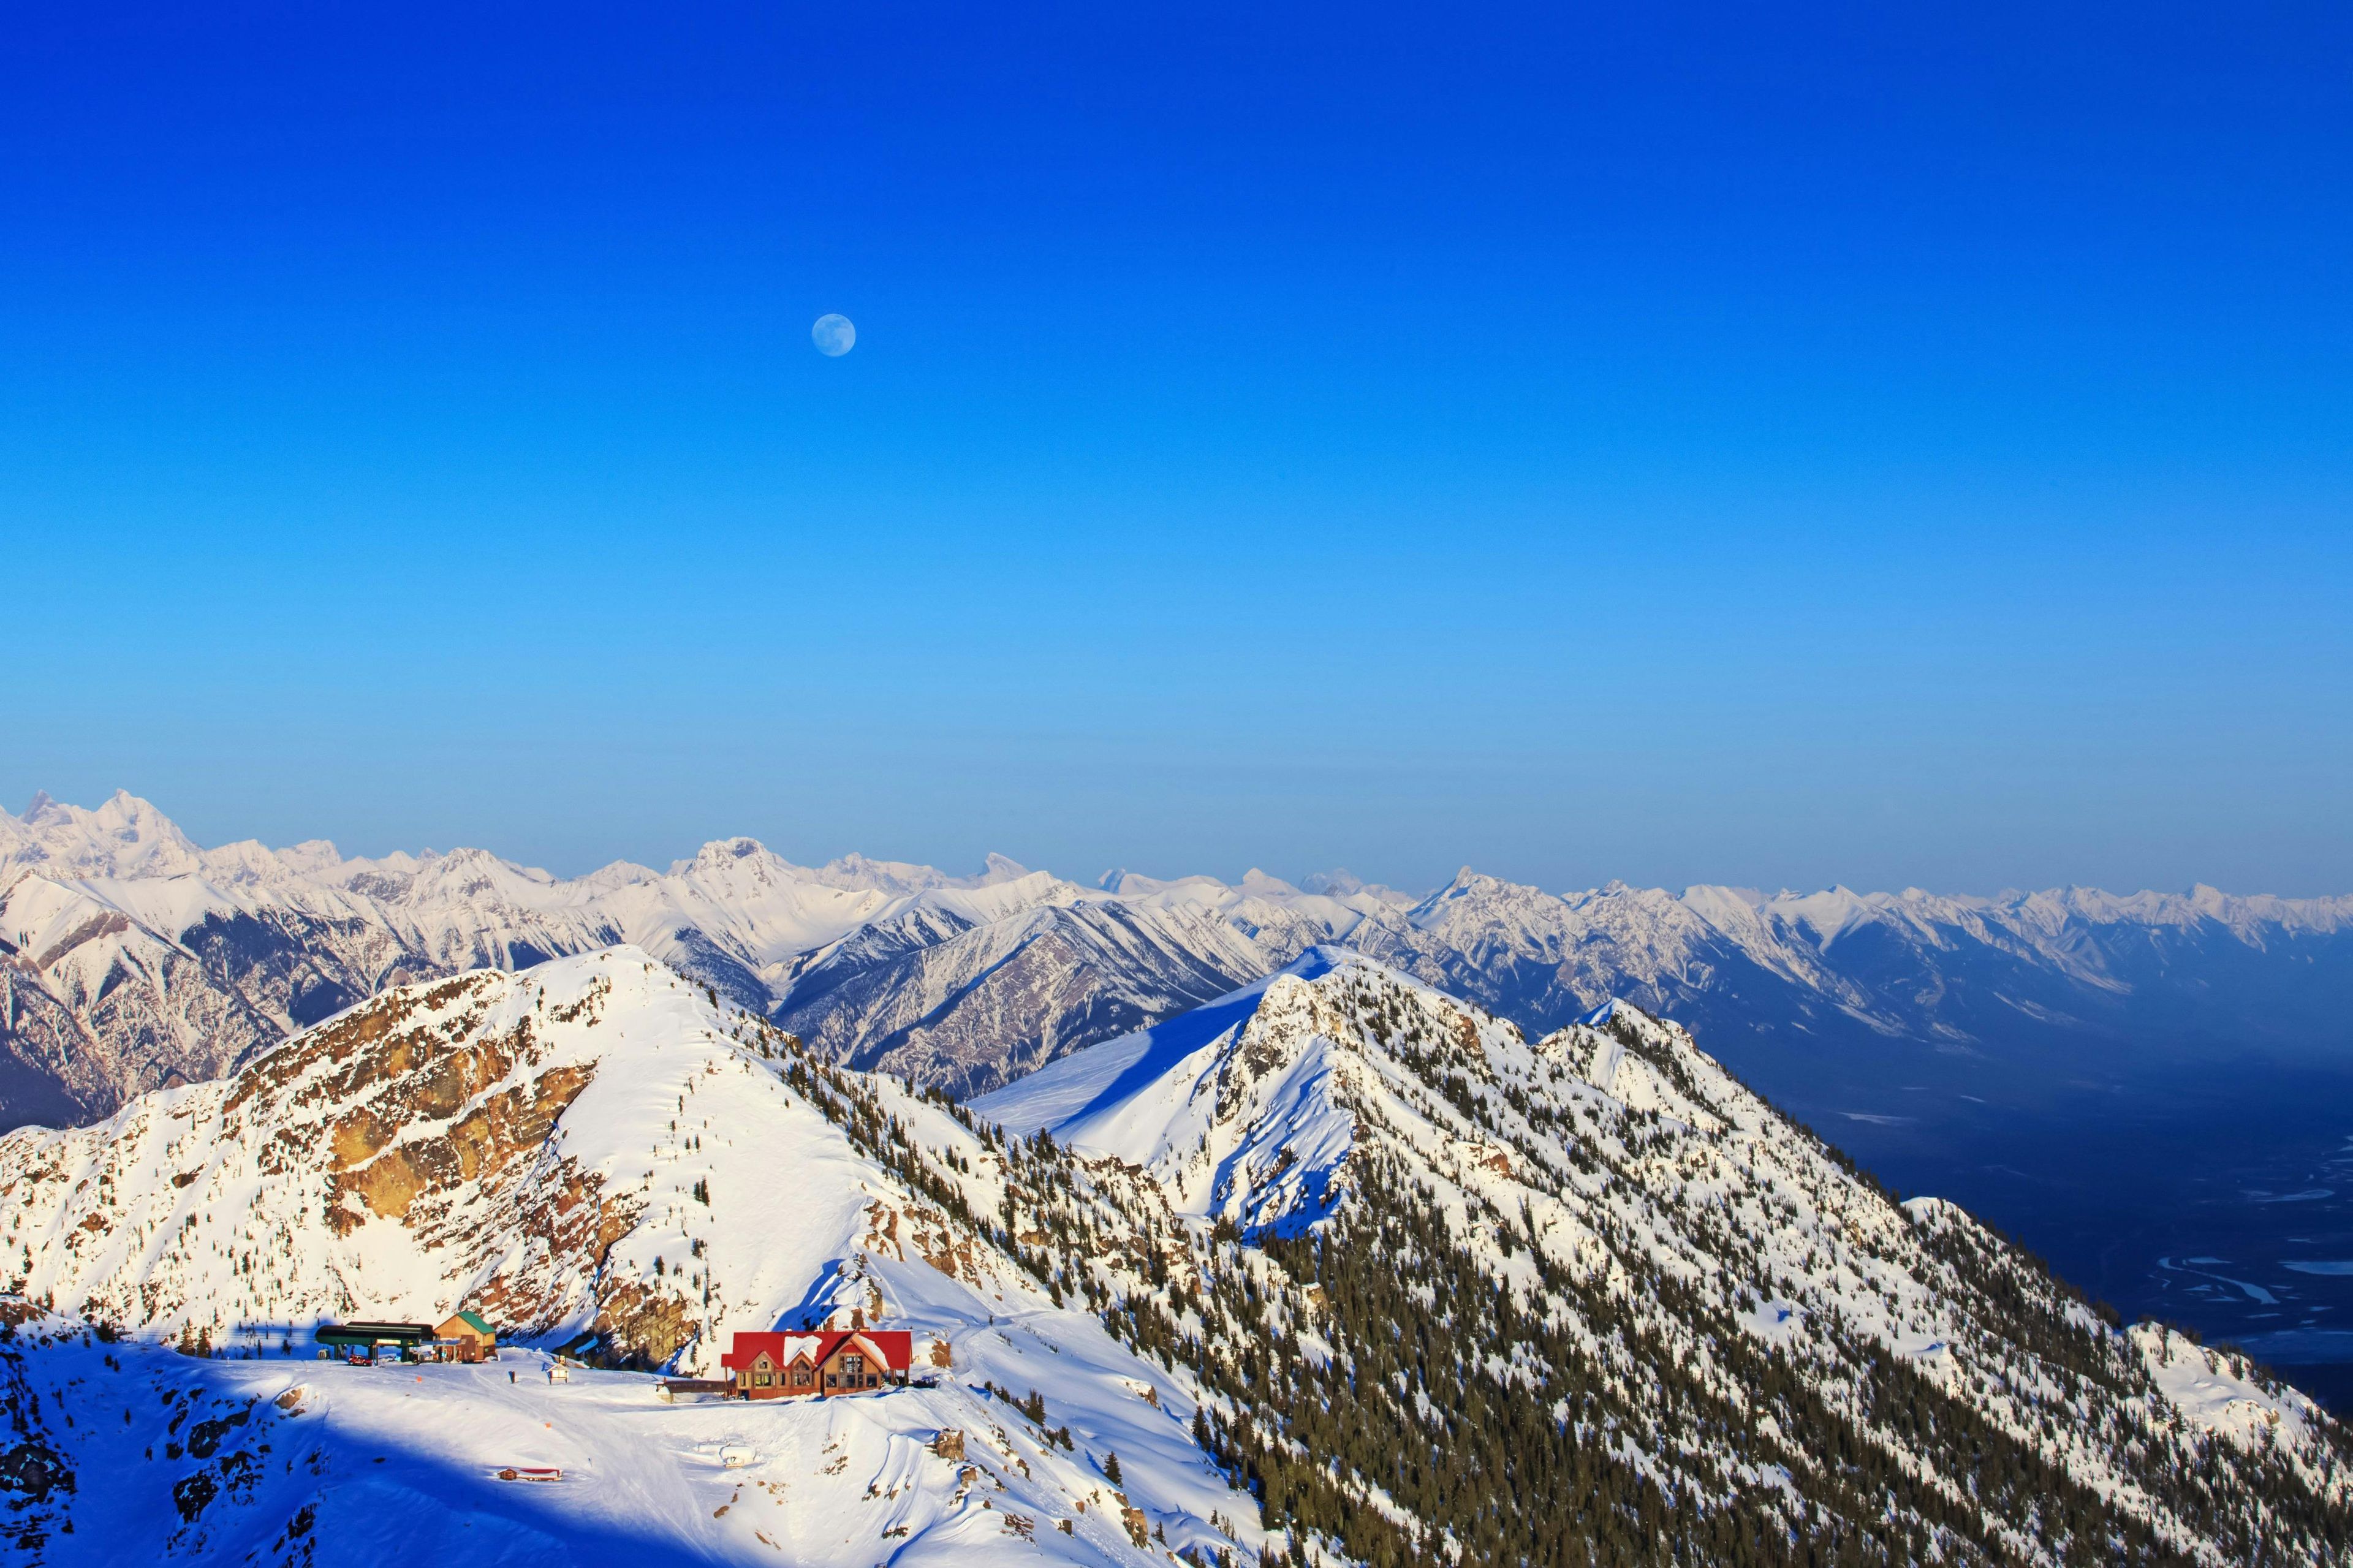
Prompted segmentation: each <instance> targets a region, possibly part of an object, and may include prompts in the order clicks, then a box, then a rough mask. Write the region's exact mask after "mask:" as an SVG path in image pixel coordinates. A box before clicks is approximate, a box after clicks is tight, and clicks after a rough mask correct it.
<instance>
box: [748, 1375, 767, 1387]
mask: <svg viewBox="0 0 2353 1568" xmlns="http://www.w3.org/2000/svg"><path fill="white" fill-rule="evenodd" d="M752 1381H753V1382H754V1384H758V1385H759V1386H760V1387H762V1388H765V1387H767V1386H768V1374H767V1373H765V1372H757V1373H753V1374H752Z"/></svg>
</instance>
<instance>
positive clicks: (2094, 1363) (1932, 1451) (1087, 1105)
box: [973, 948, 2353, 1563]
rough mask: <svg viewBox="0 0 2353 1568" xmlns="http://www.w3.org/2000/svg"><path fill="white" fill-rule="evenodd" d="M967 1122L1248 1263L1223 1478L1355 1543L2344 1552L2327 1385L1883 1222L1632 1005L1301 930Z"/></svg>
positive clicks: (1882, 1207)
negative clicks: (2263, 1369)
mask: <svg viewBox="0 0 2353 1568" xmlns="http://www.w3.org/2000/svg"><path fill="white" fill-rule="evenodd" d="M973 1109H975V1110H977V1111H979V1112H980V1113H982V1114H983V1115H986V1116H988V1117H990V1118H992V1119H995V1120H997V1121H1000V1122H1001V1123H1002V1124H1003V1125H1004V1126H1006V1127H1007V1128H1008V1131H1019V1132H1029V1133H1039V1134H1044V1135H1046V1136H1048V1137H1050V1139H1051V1140H1052V1141H1053V1142H1055V1143H1056V1144H1058V1145H1060V1146H1061V1147H1064V1148H1067V1149H1068V1150H1069V1151H1070V1152H1072V1153H1073V1154H1075V1155H1076V1156H1078V1157H1079V1158H1080V1159H1081V1160H1082V1161H1087V1160H1103V1161H1110V1162H1113V1163H1118V1164H1120V1165H1122V1166H1124V1167H1136V1168H1140V1169H1141V1170H1142V1171H1143V1172H1144V1173H1146V1174H1147V1175H1148V1176H1149V1177H1150V1178H1151V1179H1152V1181H1153V1182H1154V1183H1155V1184H1156V1185H1157V1186H1158V1187H1159V1189H1160V1190H1161V1191H1162V1193H1164V1194H1166V1199H1167V1201H1168V1204H1169V1206H1170V1208H1171V1209H1172V1210H1173V1211H1174V1213H1175V1214H1176V1215H1178V1216H1180V1218H1181V1220H1182V1221H1183V1222H1185V1223H1187V1224H1188V1225H1191V1226H1198V1227H1201V1228H1204V1229H1208V1230H1209V1231H1210V1232H1211V1233H1212V1234H1213V1235H1217V1236H1221V1237H1227V1238H1229V1239H1230V1240H1231V1241H1238V1242H1241V1243H1245V1244H1246V1243H1250V1242H1257V1243H1258V1244H1260V1246H1261V1247H1263V1249H1264V1256H1265V1259H1266V1265H1271V1267H1267V1266H1266V1265H1262V1264H1261V1263H1260V1262H1258V1261H1255V1260H1252V1261H1243V1259H1244V1258H1245V1256H1246V1255H1247V1254H1248V1252H1249V1248H1248V1247H1246V1246H1245V1247H1240V1248H1239V1249H1236V1250H1230V1251H1220V1252H1219V1253H1217V1254H1216V1255H1215V1256H1216V1257H1217V1258H1219V1262H1220V1263H1221V1264H1224V1265H1225V1266H1227V1267H1231V1268H1236V1269H1238V1270H1239V1271H1240V1279H1241V1284H1240V1289H1237V1290H1236V1291H1235V1292H1234V1293H1233V1297H1232V1298H1229V1300H1231V1301H1233V1305H1234V1306H1235V1307H1238V1308H1239V1310H1233V1315H1232V1316H1230V1317H1229V1316H1227V1315H1226V1311H1225V1310H1220V1308H1219V1306H1215V1305H1209V1306H1198V1305H1192V1304H1189V1303H1185V1302H1182V1301H1181V1300H1180V1310H1179V1317H1180V1321H1179V1323H1178V1324H1177V1325H1176V1326H1175V1327H1174V1328H1172V1329H1171V1330H1170V1332H1171V1333H1172V1334H1173V1335H1175V1336H1176V1337H1177V1338H1178V1339H1180V1340H1183V1341H1185V1342H1187V1344H1188V1346H1190V1347H1191V1348H1190V1350H1189V1352H1188V1353H1189V1354H1190V1355H1192V1356H1193V1357H1195V1358H1198V1362H1199V1363H1200V1364H1203V1365H1205V1366H1206V1367H1208V1369H1210V1370H1209V1373H1208V1377H1207V1379H1206V1381H1207V1382H1208V1385H1209V1394H1210V1397H1209V1404H1210V1405H1211V1407H1212V1409H1213V1410H1221V1411H1223V1410H1230V1412H1231V1418H1232V1419H1233V1421H1234V1422H1235V1426H1234V1428H1233V1429H1231V1430H1230V1431H1229V1434H1228V1435H1227V1436H1225V1437H1224V1438H1223V1439H1222V1440H1221V1443H1220V1447H1221V1451H1222V1452H1223V1453H1224V1454H1225V1456H1226V1457H1227V1458H1228V1461H1229V1463H1232V1464H1235V1465H1238V1466H1240V1467H1242V1468H1248V1469H1249V1470H1250V1472H1251V1473H1253V1474H1257V1475H1260V1476H1261V1478H1262V1479H1263V1484H1264V1487H1265V1489H1266V1490H1267V1493H1268V1495H1269V1496H1270V1497H1271V1498H1280V1499H1282V1500H1284V1503H1285V1505H1286V1510H1285V1514H1284V1517H1285V1518H1287V1519H1290V1520H1293V1521H1297V1522H1299V1523H1301V1524H1303V1525H1308V1526H1311V1527H1316V1528H1325V1527H1326V1526H1325V1525H1324V1521H1338V1522H1337V1528H1336V1529H1335V1531H1334V1532H1335V1534H1337V1535H1338V1536H1340V1537H1341V1539H1342V1540H1343V1541H1344V1542H1345V1544H1346V1546H1347V1549H1348V1551H1349V1552H1350V1553H1351V1555H1356V1556H1361V1557H1367V1558H1375V1559H1377V1555H1378V1553H1379V1552H1380V1551H1381V1550H1382V1538H1383V1535H1384V1528H1383V1521H1382V1519H1381V1518H1379V1517H1372V1518H1367V1517H1366V1516H1367V1515H1374V1514H1375V1513H1376V1510H1374V1509H1370V1508H1361V1509H1356V1510H1350V1509H1349V1508H1347V1507H1346V1506H1345V1505H1346V1502H1347V1500H1349V1499H1351V1498H1354V1499H1357V1500H1366V1499H1372V1500H1378V1503H1379V1510H1378V1512H1379V1513H1380V1514H1384V1515H1385V1514H1388V1513H1389V1512H1390V1510H1396V1511H1397V1512H1398V1513H1400V1514H1402V1515H1403V1516H1404V1517H1405V1518H1406V1519H1407V1520H1409V1521H1413V1522H1412V1524H1410V1525H1409V1533H1414V1532H1415V1531H1414V1526H1417V1525H1418V1526H1419V1527H1422V1528H1423V1529H1425V1530H1428V1529H1435V1528H1437V1527H1439V1526H1440V1525H1441V1524H1443V1526H1444V1527H1445V1528H1446V1529H1447V1530H1448V1531H1450V1533H1451V1536H1452V1539H1453V1542H1454V1544H1455V1545H1456V1546H1457V1547H1458V1548H1461V1549H1462V1550H1463V1551H1464V1556H1465V1560H1467V1561H1474V1562H1502V1561H1527V1562H1541V1563H1553V1562H1570V1563H1581V1562H1587V1561H1603V1562H1620V1561H1624V1562H1638V1561H1675V1562H1682V1561H1691V1562H1702V1561H1704V1562H1731V1561H1757V1560H1766V1561H1801V1562H1832V1561H1836V1562H1850V1561H1852V1562H1882V1561H1894V1562H1927V1561H1938V1562H1947V1563H1950V1562H1965V1563H1978V1562H1989V1563H2033V1562H2053V1563H2055V1562H2073V1561H2078V1560H2081V1561H2126V1562H2134V1563H2155V1562H2209V1563H2253V1562H2265V1563H2291V1562H2294V1563H2322V1562H2342V1561H2345V1560H2346V1558H2347V1554H2348V1552H2353V1474H2348V1471H2347V1469H2346V1468H2345V1467H2346V1464H2347V1461H2348V1459H2353V1442H2348V1435H2347V1434H2346V1433H2345V1431H2344V1430H2343V1429H2342V1428H2340V1427H2339V1426H2337V1425H2336V1423H2335V1422H2333V1421H2332V1420H2331V1419H2330V1418H2329V1417H2327V1415H2324V1414H2322V1413H2321V1412H2320V1411H2319V1409H2318V1408H2317V1407H2316V1405H2313V1403H2312V1402H2311V1401H2309V1400H2307V1399H2306V1398H2304V1397H2303V1396H2302V1395H2300V1394H2296V1393H2295V1392H2294V1391H2293V1390H2292V1389H2288V1388H2286V1387H2284V1385H2281V1384H2277V1383H2274V1382H2270V1381H2267V1380H2265V1379H2263V1378H2261V1377H2259V1376H2257V1375H2255V1374H2254V1373H2253V1370H2252V1369H2251V1368H2250V1367H2249V1365H2248V1364H2247V1363H2245V1361H2244V1360H2243V1359H2242V1358H2237V1357H2234V1356H2231V1355H2224V1354H2218V1353H2214V1352H2207V1351H2205V1350H2203V1349H2202V1348H2200V1347H2199V1346H2197V1345H2195V1344H2194V1343H2192V1342H2189V1341H2186V1340H2184V1339H2182V1338H2181V1337H2180V1336H2179V1334H2177V1333H2175V1332H2173V1331H2169V1330H2167V1329H2164V1328H2162V1327H2159V1326H2158V1325H2156V1324H2142V1325H2139V1326H2137V1327H2135V1328H2132V1329H2130V1330H2126V1329H2125V1328H2123V1327H2122V1326H2121V1325H2117V1324H2112V1323H2109V1322H2104V1321H2102V1319H2101V1317H2100V1316H2099V1315H2097V1314H2096V1313H2095V1312H2094V1310H2093V1309H2092V1308H2091V1307H2090V1306H2088V1305H2087V1304H2085V1303H2084V1301H2083V1300H2081V1299H2080V1298H2077V1297H2074V1296H2073V1295H2072V1294H2071V1293H2070V1292H2069V1291H2067V1290H2066V1289H2065V1288H2064V1287H2063V1286H2060V1285H2058V1284H2056V1283H2055V1282H2053V1281H2052V1279H2050V1278H2049V1277H2048V1276H2047V1275H2045V1274H2043V1273H2042V1270H2041V1269H2040V1268H2039V1267H2038V1266H2036V1265H2034V1264H2033V1263H2032V1262H2031V1260H2030V1259H2028V1258H2025V1257H2024V1256H2023V1255H2022V1254H2021V1253H2019V1252H2018V1251H2016V1250H2015V1249H2014V1248H2012V1247H2010V1246H2009V1245H2008V1244H2006V1243H2004V1242H2002V1241H2001V1240H2000V1239H1999V1238H1998V1237H1995V1236H1994V1235H1993V1234H1992V1233H1990V1232H1989V1231H1987V1230H1986V1229H1984V1228H1983V1227H1982V1226H1978V1224H1977V1223H1976V1222H1975V1221H1974V1220H1972V1219H1971V1218H1970V1217H1969V1216H1968V1215H1966V1214H1964V1213H1963V1212H1961V1211H1960V1210H1959V1209H1957V1208H1956V1207H1954V1206H1953V1205H1949V1204H1946V1203H1942V1202H1940V1201H1938V1200H1936V1199H1933V1198H1921V1199H1915V1200H1914V1201H1912V1202H1910V1203H1907V1204H1900V1205H1899V1204H1898V1203H1896V1202H1895V1201H1894V1199H1893V1198H1892V1197H1891V1196H1890V1195H1888V1194H1886V1193H1884V1192H1883V1191H1882V1190H1880V1189H1878V1188H1877V1187H1876V1186H1875V1185H1874V1184H1872V1183H1871V1182H1870V1181H1869V1180H1868V1179H1867V1178H1863V1177H1861V1176H1859V1175H1858V1174H1857V1173H1855V1172H1854V1171H1853V1169H1852V1166H1851V1165H1849V1164H1847V1163H1845V1162H1844V1161H1843V1160H1842V1158H1841V1156H1839V1155H1838V1154H1837V1153H1836V1152H1834V1151H1832V1150H1831V1149H1829V1148H1828V1147H1827V1146H1825V1145H1823V1144H1821V1143H1820V1142H1819V1141H1817V1140H1816V1139H1814V1138H1813V1137H1812V1136H1811V1135H1810V1134H1809V1133H1806V1132H1805V1131H1802V1130H1801V1129H1799V1128H1797V1127H1795V1126H1793V1125H1792V1124H1790V1123H1789V1122H1788V1121H1786V1120H1785V1119H1783V1118H1782V1117H1781V1116H1779V1115H1778V1113H1776V1112H1775V1111H1774V1110H1771V1109H1770V1108H1769V1107H1768V1106H1767V1105H1766V1104H1765V1103H1764V1102H1763V1101H1762V1100H1758V1099H1757V1097H1756V1096H1755V1095H1754V1094H1752V1093H1750V1092H1749V1091H1748V1090H1747V1089H1745V1088H1744V1087H1743V1086H1742V1085H1740V1084H1739V1083H1738V1082H1737V1081H1736V1079H1733V1078H1732V1077H1731V1075H1729V1074H1728V1073H1726V1072H1725V1071H1724V1069H1723V1068H1721V1067H1720V1066H1719V1065H1718V1064H1717V1063H1716V1062H1715V1060H1714V1059H1713V1058H1710V1057H1708V1056H1707V1055H1705V1054H1704V1052H1702V1051H1700V1050H1699V1049H1698V1048H1697V1047H1696V1046H1695V1045H1694V1042H1693V1040H1692V1037H1690V1035H1689V1034H1688V1033H1686V1032H1685V1031H1683V1029H1681V1028H1679V1027H1677V1026H1672V1025H1668V1024H1662V1023H1661V1022H1659V1021H1657V1020H1655V1019H1653V1018H1651V1017H1649V1016H1645V1015H1644V1014H1643V1013H1641V1011H1639V1010H1638V1009H1635V1008H1632V1007H1630V1006H1627V1005H1623V1004H1616V1005H1609V1006H1605V1007H1603V1008H1601V1009H1599V1010H1597V1011H1596V1012H1595V1013H1594V1014H1593V1015H1591V1016H1589V1017H1588V1020H1587V1021H1585V1022H1584V1023H1581V1024H1578V1025H1576V1026H1570V1027H1567V1028H1565V1029H1562V1030H1559V1031H1556V1032H1555V1033H1553V1034H1550V1035H1548V1036H1546V1037H1544V1038H1542V1039H1540V1040H1536V1041H1535V1042H1534V1043H1531V1042H1529V1041H1528V1040H1527V1039H1526V1037H1524V1036H1523V1035H1522V1033H1521V1032H1520V1030H1519V1029H1518V1028H1517V1027H1516V1026H1513V1025H1511V1024H1509V1023H1506V1022H1504V1021H1502V1020H1499V1019H1497V1018H1496V1017H1494V1016H1493V1015H1492V1014H1489V1013H1487V1012H1486V1011H1484V1010H1483V1009H1481V1008H1478V1007H1476V1006H1472V1005H1465V1004H1463V1003H1461V1002H1459V1001H1457V1000H1455V999H1453V998H1451V997H1449V996H1447V995H1445V994H1442V993H1440V992H1437V991H1435V990H1433V989H1430V988H1429V987H1426V986H1423V985H1421V984H1417V983H1415V982H1414V981H1412V980H1411V979H1409V977H1408V976H1406V975H1404V974H1402V973H1398V971H1396V970H1393V969H1390V968H1388V967H1386V966H1383V965H1381V964H1378V963H1375V962H1373V961H1370V960H1368V959H1366V958H1364V957H1362V956H1361V955H1359V954H1356V953H1354V952H1348V951H1345V950H1341V949H1335V948H1318V949H1314V950H1311V951H1310V952H1307V953H1305V954H1303V955H1302V956H1301V958H1300V959H1299V960H1297V961H1296V962H1294V963H1293V964H1292V965H1291V966H1289V967H1288V968H1286V969H1285V970H1284V971H1283V972H1282V973H1279V974H1277V975H1275V976H1273V977H1271V978H1270V979H1267V980H1264V981H1261V982H1259V983H1257V984H1253V985H1251V986H1249V987H1246V988H1244V989H1242V990H1240V991H1238V992H1236V993H1235V994H1231V995H1229V996H1228V997H1226V998H1223V999H1221V1000H1220V1001H1219V1002H1217V1003H1215V1004H1212V1005H1208V1006H1206V1007H1203V1008H1201V1009H1199V1010H1198V1011H1196V1012H1194V1013H1191V1014H1188V1015H1187V1016H1183V1017H1181V1018H1178V1019H1176V1020H1174V1021H1172V1022H1169V1023H1166V1024H1163V1025H1161V1026H1157V1027H1155V1028H1152V1029H1148V1030H1145V1031H1141V1032H1138V1033H1136V1034H1134V1035H1130V1036H1128V1037H1123V1038H1120V1039H1117V1040H1113V1041H1110V1042H1107V1043H1104V1044H1101V1045H1097V1046H1094V1047H1091V1048H1089V1049H1087V1050H1084V1051H1082V1052H1079V1053H1077V1054H1075V1055H1074V1056H1071V1057H1069V1058H1064V1059H1063V1060H1060V1061H1058V1062H1055V1063H1052V1064H1050V1065H1049V1066H1047V1067H1045V1068H1041V1069H1039V1071H1037V1072H1035V1073H1033V1074H1031V1075H1029V1077H1027V1078H1025V1079H1020V1080H1019V1081H1018V1082H1016V1083H1014V1084H1012V1085H1010V1086H1009V1087H1008V1088H1006V1089H999V1090H997V1091H995V1092H993V1093H991V1094H988V1095H986V1096H983V1097H981V1098H979V1099H978V1100H975V1101H974V1102H973ZM1217 1267H1219V1265H1217V1264H1213V1266H1212V1268H1213V1269H1214V1268H1217ZM1261 1268H1264V1272H1263V1273H1260V1272H1257V1270H1260V1269H1261ZM1234 1298H1239V1300H1234ZM1228 1310H1231V1309H1230V1308H1229V1309H1228ZM1269 1341H1271V1342H1272V1344H1273V1346H1274V1348H1273V1350H1272V1352H1271V1353H1256V1352H1255V1351H1254V1346H1259V1345H1263V1344H1264V1343H1265V1342H1269ZM1302 1470H1304V1471H1306V1474H1304V1475H1303V1474H1302V1473H1301V1472H1302ZM2201 1471H2202V1475H2201V1474H2200V1472H2201ZM1335 1473H1336V1479H1337V1484H1336V1486H1327V1482H1329V1481H1331V1480H1332V1479H1334V1477H1335ZM2193 1477H2196V1478H2198V1479H2192V1478H2193ZM2226 1478H2227V1479H2226ZM1653 1487H1654V1488H1655V1489H1656V1492H1655V1494H1653V1493H1652V1492H1651V1491H1650V1489H1651V1488H1653ZM1332 1491H1336V1492H1337V1493H1338V1494H1340V1495H1339V1496H1338V1497H1337V1498H1335V1497H1333V1496H1331V1495H1329V1494H1330V1492H1332ZM1539 1500H1540V1501H1539ZM1784 1540H1787V1541H1788V1542H1790V1543H1791V1544H1792V1546H1797V1545H1799V1544H1800V1543H1802V1544H1803V1546H1804V1550H1790V1551H1788V1552H1779V1551H1778V1548H1779V1546H1780V1543H1781V1542H1783V1541H1784ZM1759 1542H1765V1543H1768V1544H1767V1546H1766V1547H1765V1548H1764V1549H1763V1550H1762V1551H1760V1549H1759V1544H1758V1543H1759ZM1588 1553H1592V1554H1593V1555H1591V1556H1588Z"/></svg>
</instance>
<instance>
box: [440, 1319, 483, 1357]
mask: <svg viewBox="0 0 2353 1568" xmlns="http://www.w3.org/2000/svg"><path fill="white" fill-rule="evenodd" d="M433 1337H434V1338H435V1339H436V1340H438V1342H440V1344H441V1353H442V1359H443V1360H445V1361H495V1360H497V1359H498V1353H499V1331H498V1330H496V1329H494V1328H492V1327H491V1325H490V1324H489V1323H488V1322H486V1321H483V1319H482V1317H481V1315H480V1313H477V1312H456V1313H453V1314H451V1315H450V1316H449V1317H448V1318H447V1319H444V1320H443V1321H442V1322H441V1325H440V1326H439V1327H438V1328H437V1329H435V1330H434V1331H433Z"/></svg>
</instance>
